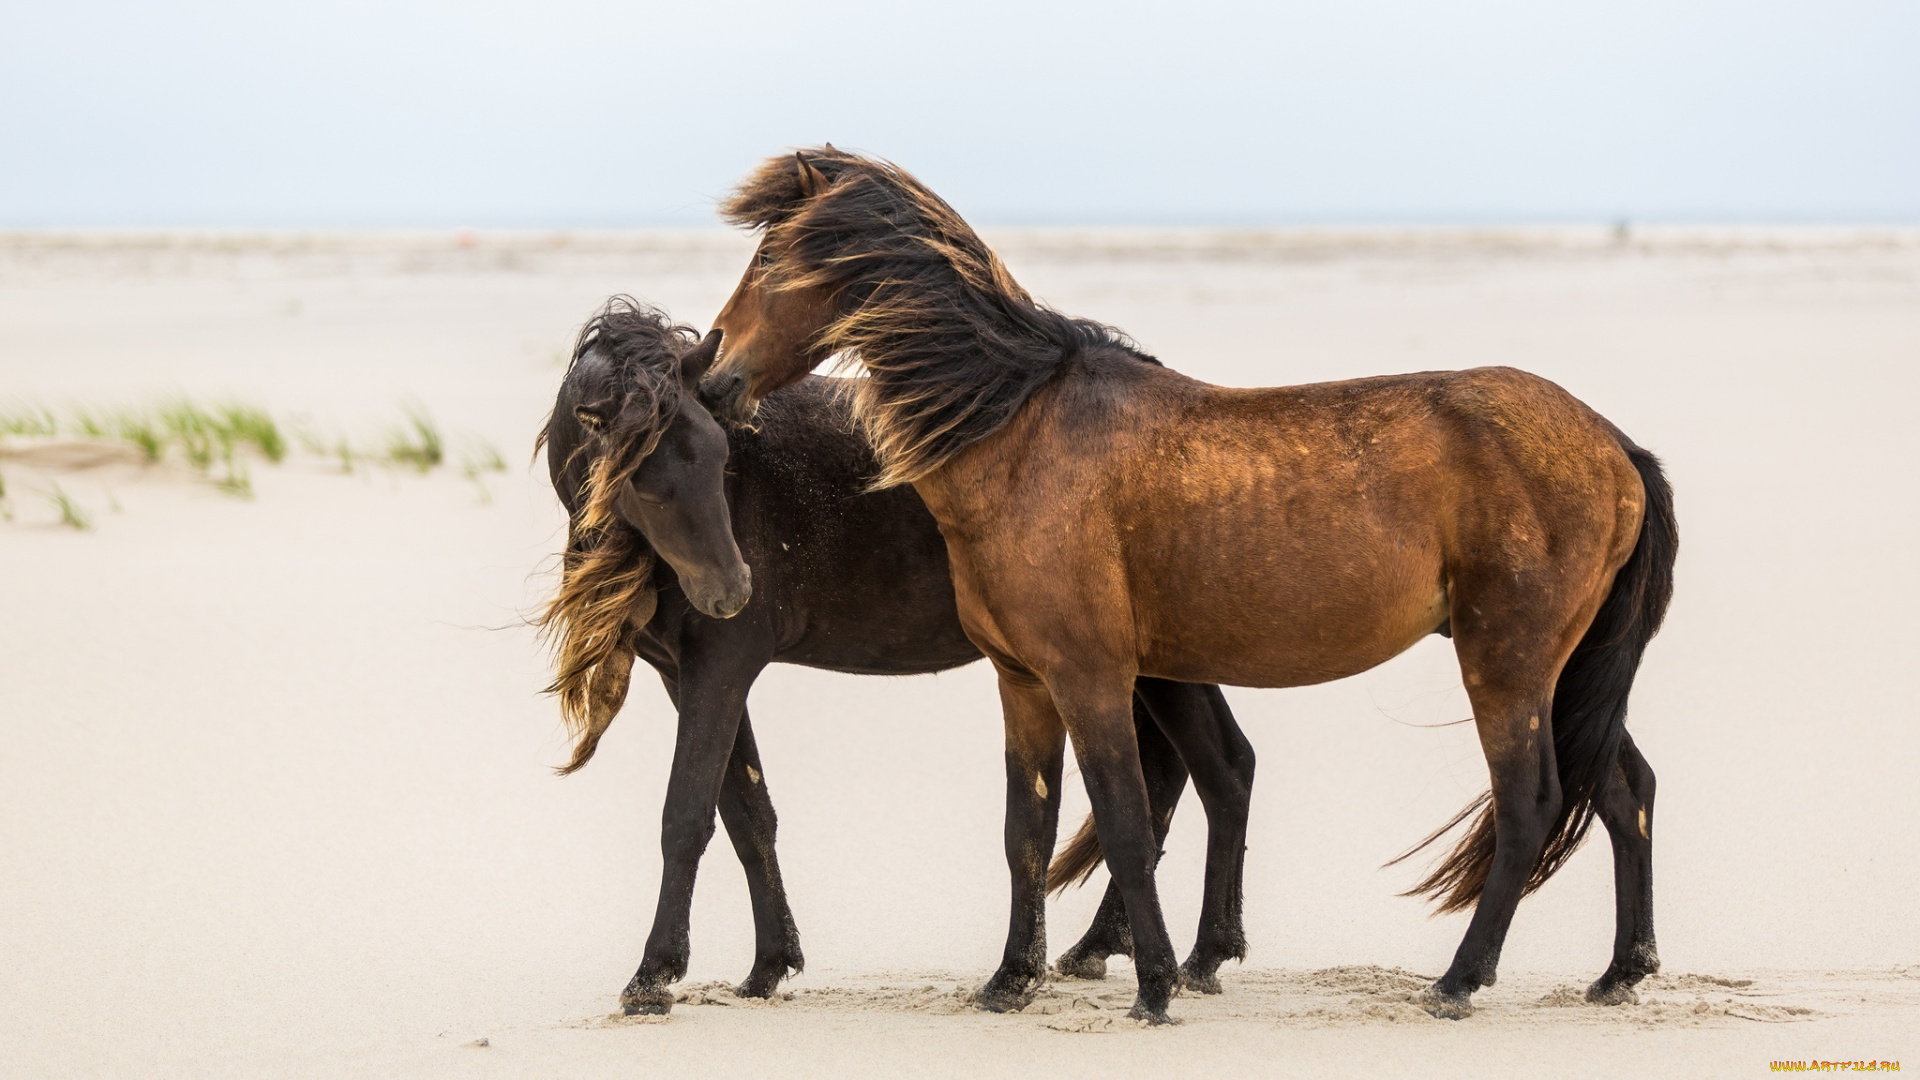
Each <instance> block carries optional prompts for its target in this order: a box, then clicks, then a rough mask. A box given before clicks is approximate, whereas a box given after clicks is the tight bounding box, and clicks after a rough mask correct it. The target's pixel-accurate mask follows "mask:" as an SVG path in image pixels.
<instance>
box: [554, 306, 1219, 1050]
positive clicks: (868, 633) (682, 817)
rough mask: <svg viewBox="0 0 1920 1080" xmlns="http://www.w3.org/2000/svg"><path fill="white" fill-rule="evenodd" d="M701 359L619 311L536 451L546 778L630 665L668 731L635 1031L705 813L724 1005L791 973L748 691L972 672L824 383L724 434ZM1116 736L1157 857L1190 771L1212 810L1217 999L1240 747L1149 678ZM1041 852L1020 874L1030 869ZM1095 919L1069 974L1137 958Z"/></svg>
mask: <svg viewBox="0 0 1920 1080" xmlns="http://www.w3.org/2000/svg"><path fill="white" fill-rule="evenodd" d="M696 343H697V344H696ZM717 343H718V338H717V336H716V335H709V336H708V337H707V338H706V340H704V341H701V340H700V339H699V338H698V337H697V336H696V335H695V334H694V332H693V331H692V330H690V329H688V328H686V327H682V326H676V325H674V324H673V323H672V322H671V320H669V319H668V318H667V317H666V316H665V315H663V314H662V313H660V312H658V311H654V310H652V309H649V308H646V307H643V306H641V305H640V304H638V303H637V302H635V301H632V300H631V299H629V298H625V297H616V298H614V299H613V300H612V301H609V303H608V304H607V305H606V306H605V307H604V308H602V309H601V311H600V312H599V313H598V314H597V315H595V316H594V318H593V319H592V320H590V321H589V322H588V323H587V324H586V326H585V327H584V328H583V330H582V331H581V333H580V336H579V338H578V340H577V341H576V343H575V346H574V349H573V353H572V360H571V363H570V364H569V366H568V369H567V373H566V376H565V378H564V380H563V382H562V384H561V387H560V391H559V394H558V396H557V399H556V401H555V405H554V410H553V414H552V416H551V418H550V419H549V421H548V424H547V427H546V430H545V431H544V432H543V433H542V435H541V438H540V440H539V443H540V444H542V445H544V446H545V447H546V451H547V463H548V468H549V471H550V473H551V478H552V482H553V487H554V491H555V493H556V494H557V495H558V496H559V498H560V501H561V502H562V503H563V504H564V505H565V507H566V509H567V514H568V541H567V550H566V554H565V555H564V557H563V561H562V575H561V585H560V589H559V591H558V593H557V595H556V596H555V597H554V598H553V600H552V601H551V602H550V603H549V605H548V606H547V608H546V610H545V612H544V613H543V614H542V616H541V618H540V623H541V625H542V627H543V629H544V630H545V631H546V632H547V633H548V634H549V635H550V636H551V637H552V639H553V640H554V643H555V645H556V650H557V652H558V654H559V656H558V669H559V671H558V676H557V678H556V679H555V681H554V684H553V686H552V687H551V688H550V689H551V690H552V691H553V692H554V693H555V694H556V695H557V696H558V698H559V702H560V706H561V713H562V716H563V717H564V718H565V719H566V721H567V723H568V725H569V727H570V729H571V730H572V732H573V734H574V737H575V743H574V748H573V755H572V759H571V760H570V761H569V762H568V763H567V764H566V765H565V766H563V767H562V768H561V770H560V771H561V772H562V773H570V772H573V771H574V770H576V769H579V768H580V767H581V766H583V765H585V764H586V763H587V761H588V760H589V759H590V758H592V757H593V754H594V751H595V749H596V747H597V746H598V745H599V742H600V739H601V737H602V736H603V735H604V734H605V732H606V731H607V727H608V725H609V724H611V723H612V722H613V719H614V716H615V714H616V713H617V712H618V711H619V710H620V707H621V704H622V703H623V702H624V701H625V699H626V696H627V691H628V687H629V680H630V676H631V671H632V666H633V660H634V657H635V656H636V655H638V656H639V657H641V658H643V659H645V660H646V661H647V663H648V664H650V665H652V666H653V667H654V668H655V669H656V671H657V672H658V673H659V675H660V678H661V681H662V682H663V683H665V685H666V689H667V693H668V695H669V697H671V698H672V700H673V702H674V704H675V707H676V710H677V712H678V715H679V730H678V736H677V740H676V745H675V750H674V760H673V770H672V775H671V778H670V780H669V782H668V787H667V796H666V807H665V811H664V813H663V819H662V827H661V850H662V856H663V861H664V866H663V872H662V876H661V883H660V897H659V905H658V908H657V910H656V913H655V917H654V924H653V929H652V932H651V933H650V934H649V935H648V938H647V944H646V950H645V954H644V958H643V959H642V961H641V963H640V966H639V969H638V970H637V971H636V973H635V974H634V977H633V980H632V981H631V982H630V983H629V984H628V985H627V987H626V989H625V991H624V992H623V993H622V995H621V1001H622V1005H623V1007H624V1008H625V1009H626V1010H627V1011H628V1012H631V1013H642V1012H646V1013H664V1012H667V1011H668V1010H669V1009H671V1007H672V1004H673V993H672V991H671V989H670V984H672V983H673V982H675V981H676V980H678V979H680V978H681V977H682V976H684V975H685V973H686V969H687V960H688V953H689V948H690V945H689V940H688V919H689V914H690V911H691V906H692V900H693V884H694V874H695V871H696V869H697V868H698V864H699V860H700V857H701V855H702V853H703V852H704V850H705V848H706V845H707V842H708V840H709V839H710V838H711V837H712V834H713V829H714V824H713V819H714V813H715V810H716V807H717V809H718V811H719V816H720V819H721V821H722V822H724V823H725V825H726V829H727V834H728V836H729V837H730V838H731V840H732V841H733V847H734V851H735V853H736V854H737V855H738V856H739V858H740V862H741V865H742V866H743V867H744V868H745V870H746V878H747V888H748V891H749V894H750V895H751V898H752V903H753V913H754V925H755V953H754V963H753V969H752V971H751V972H750V973H749V974H748V976H747V978H746V981H745V982H743V983H742V984H741V985H740V987H739V993H740V994H741V996H743V997H767V996H769V995H771V994H772V993H773V991H774V989H775V988H776V987H777V986H778V985H779V983H780V981H781V980H782V979H784V978H785V977H786V976H787V975H788V974H789V973H790V972H798V971H799V970H801V968H802V966H803V965H804V962H805V961H804V958H803V956H802V953H801V950H800V940H799V932H798V930H797V929H796V927H795V925H794V920H793V914H792V911H791V909H790V908H789V906H788V903H787V897H786V892H785V889H784V887H783V886H782V884H781V879H780V868H779V863H778V861H777V859H776V858H775V854H774V835H775V828H776V818H775V815H774V809H773V802H772V800H771V798H770V797H769V795H768V792H767V784H766V779H765V772H764V769H763V767H762V765H761V763H760V758H759V752H758V750H757V748H756V746H755V744H754V738H753V729H752V725H751V723H750V722H749V720H748V716H747V709H746V699H747V693H748V690H749V688H750V687H751V686H752V685H753V682H754V680H755V678H757V677H758V676H759V674H760V672H761V670H762V669H764V668H765V667H766V666H767V665H768V664H769V663H789V664H802V665H806V666H809V667H817V668H825V669H828V670H832V671H842V672H853V673H857V674H876V675H909V674H917V673H923V672H933V671H945V670H947V669H950V668H954V667H958V666H960V665H962V664H967V663H971V662H973V661H975V660H978V659H980V656H981V654H980V651H979V649H977V648H975V647H974V645H973V643H972V642H970V641H968V640H967V637H966V635H965V633H964V632H963V631H962V630H961V628H960V617H959V614H958V612H957V610H956V609H955V604H954V598H953V585H952V577H951V574H950V572H949V571H948V568H947V551H946V545H945V543H944V542H943V541H942V540H941V538H940V533H939V529H938V527H937V526H936V525H935V524H934V520H933V517H932V515H931V514H929V513H928V512H927V510H926V507H925V506H923V505H922V504H921V502H920V499H919V497H918V496H916V495H915V494H914V493H913V491H912V490H911V489H907V488H893V489H889V490H886V491H870V490H869V486H870V484H871V481H872V479H873V477H874V475H875V474H876V470H877V465H876V462H875V461H874V458H873V454H872V452H871V451H870V450H869V449H868V448H867V446H866V442H865V440H864V439H862V438H861V437H860V435H859V434H858V432H856V431H855V430H854V428H853V425H852V418H851V415H850V414H849V413H848V411H847V408H846V405H845V398H844V395H841V394H837V393H835V392H833V391H832V390H831V389H829V387H830V386H831V385H832V384H833V383H834V382H837V381H838V380H831V379H808V380H803V381H802V382H801V383H800V384H799V385H797V386H795V387H793V388H792V389H789V390H785V391H782V392H781V393H779V394H776V395H774V396H773V397H772V398H771V399H769V401H768V402H767V403H766V407H765V408H763V409H762V410H761V412H760V417H759V423H757V424H756V425H755V426H754V427H752V428H738V429H735V430H732V431H723V430H722V428H721V427H720V426H719V425H718V424H717V423H716V422H715V421H714V419H713V418H712V416H711V415H710V414H709V413H708V412H707V410H706V409H705V408H704V407H703V406H702V405H701V404H700V403H699V402H698V401H697V400H696V398H695V395H694V394H693V392H692V390H693V387H694V385H695V381H696V380H697V379H698V378H699V377H700V375H701V374H703V373H704V372H705V371H706V370H707V366H708V365H709V364H710V363H711V362H712V360H713V356H714V350H715V347H716V345H717ZM729 521H730V522H731V525H730V526H729V524H728V523H729ZM736 538H737V543H738V548H737V549H736V548H735V546H734V545H735V543H736ZM656 554H657V555H659V556H660V559H661V560H663V561H664V564H665V565H660V564H659V563H658V562H656V560H655V555H656ZM742 560H744V566H745V567H751V568H752V572H751V582H752V595H751V597H750V598H740V597H738V596H737V595H736V594H734V593H732V592H728V591H725V590H721V591H719V592H715V591H714V590H713V589H712V588H709V587H706V586H703V585H702V584H701V583H702V582H712V581H720V582H744V581H746V580H748V578H747V577H746V576H745V571H744V568H743V567H742V566H741V561H742ZM728 616H731V617H728ZM1132 716H1133V720H1134V722H1136V723H1138V724H1139V725H1140V729H1139V731H1138V732H1137V733H1136V735H1137V737H1138V738H1139V740H1140V745H1141V757H1142V761H1143V763H1144V767H1145V768H1146V770H1147V775H1148V777H1149V781H1150V782H1149V788H1150V801H1151V804H1152V806H1153V808H1154V814H1155V819H1154V820H1155V832H1156V835H1157V836H1159V837H1162V838H1164V836H1165V834H1166V829H1167V825H1168V823H1169V822H1170V821H1171V819H1172V815H1173V810H1174V807H1175V805H1176V803H1177V802H1178V801H1179V798H1180V795H1181V792H1182V790H1183V789H1184V787H1185V785H1186V782H1187V778H1188V771H1189V769H1191V771H1192V775H1193V778H1194V783H1195V787H1196V789H1197V790H1198V791H1199V793H1200V798H1201V801H1202V803H1203V805H1204V806H1205V809H1206V811H1207V820H1208V825H1209V842H1208V854H1207V873H1206V889H1205V899H1204V903H1203V911H1202V916H1201V923H1200V931H1199V935H1198V937H1197V939H1196V941H1195V944H1194V950H1193V954H1192V956H1191V957H1190V958H1189V959H1188V961H1187V963H1186V965H1185V966H1184V967H1183V973H1184V977H1185V978H1186V980H1187V982H1188V984H1189V985H1191V986H1194V987H1195V988H1198V989H1202V990H1209V991H1212V992H1216V993H1217V992H1218V988H1219V980H1218V977H1217V975H1216V971H1217V969H1218V968H1219V966H1220V964H1221V963H1222V962H1223V961H1224V960H1226V959H1227V958H1229V957H1241V956H1244V955H1245V951H1246V945H1245V941H1246V938H1245V934H1244V932H1243V931H1242V929H1241V911H1240V896H1241V889H1240V879H1241V867H1242V865H1243V852H1244V849H1245V845H1246V828H1247V806H1248V798H1249V796H1250V794H1251V790H1252V782H1253V764H1254V758H1253V749H1252V747H1251V746H1250V745H1249V744H1248V743H1247V741H1246V738H1245V736H1244V735H1242V734H1241V731H1240V728H1239V726H1238V725H1237V724H1236V723H1235V722H1234V719H1233V714H1232V712H1231V711H1230V710H1229V709H1228V708H1227V703H1226V699H1225V698H1224V697H1223V696H1222V695H1221V694H1220V690H1219V688H1218V687H1213V686H1188V685H1184V684H1180V683H1172V682H1166V681H1163V680H1158V679H1151V678H1143V679H1141V680H1140V681H1139V685H1138V688H1137V693H1136V695H1135V698H1134V708H1133V711H1132ZM1176 746H1177V747H1178V749H1177V750H1176ZM1183 755H1184V759H1183ZM1055 782H1056V784H1057V779H1056V781H1055ZM1027 783H1029V784H1031V780H1028V781H1027ZM1045 855H1046V850H1045V849H1044V848H1039V849H1035V850H1034V852H1033V853H1032V854H1031V857H1032V858H1034V859H1036V860H1040V861H1041V863H1042V864H1044V859H1045ZM1084 868H1087V869H1090V868H1091V862H1090V861H1087V862H1085V864H1084ZM1105 901H1106V902H1105V903H1103V905H1102V907H1101V911H1100V914H1099V915H1098V916H1096V918H1095V920H1094V923H1093V925H1092V927H1091V928H1090V929H1089V930H1088V932H1087V936H1086V938H1085V939H1083V940H1082V942H1081V943H1080V944H1079V945H1076V946H1075V950H1074V953H1073V955H1077V956H1078V958H1079V959H1078V967H1077V970H1078V972H1079V973H1080V974H1089V973H1091V972H1092V970H1093V969H1094V968H1095V967H1097V966H1103V965H1104V961H1105V958H1106V957H1107V956H1108V955H1110V954H1112V953H1125V952H1128V951H1130V948H1131V939H1130V938H1129V937H1128V936H1127V929H1128V927H1127V923H1126V919H1125V909H1124V903H1123V901H1122V900H1121V898H1120V896H1119V894H1118V892H1117V891H1115V890H1113V889H1112V887H1111V886H1110V887H1109V890H1108V896H1107V897H1106V898H1105ZM988 1004H999V1005H1001V1006H1002V1007H1015V1006H1017V1005H1020V1004H1024V1002H1004V1003H996V1002H989V1003H988Z"/></svg>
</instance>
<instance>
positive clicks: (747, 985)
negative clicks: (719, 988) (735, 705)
mask: <svg viewBox="0 0 1920 1080" xmlns="http://www.w3.org/2000/svg"><path fill="white" fill-rule="evenodd" d="M720 821H721V823H722V824H724V825H725V826H726V827H727V836H728V838H729V839H731V840H732V841H733V850H734V853H735V854H737V855H739V856H740V865H741V867H742V868H743V869H745V870H746V872H747V893H748V895H749V896H751V897H752V899H753V927H754V952H753V971H752V972H750V973H749V974H748V975H747V981H746V982H743V983H741V984H740V987H739V991H738V992H739V994H740V996H741V997H753V998H763V997H771V996H772V995H773V991H774V989H775V988H776V987H778V986H779V985H780V980H782V979H784V978H786V977H787V976H788V975H789V974H798V973H799V972H800V971H801V969H803V968H805V967H806V958H805V957H803V956H801V955H800V930H799V928H798V927H796V926H795V925H794V923H793V909H791V908H789V907H788V906H787V890H786V886H785V885H783V884H782V883H781V881H780V863H779V861H778V859H776V858H775V856H774V850H773V838H774V831H775V829H776V828H777V827H778V825H779V822H778V819H776V818H775V816H774V813H773V798H772V797H771V796H770V795H769V794H768V793H767V779H766V775H765V773H763V772H762V771H761V768H760V750H759V747H757V746H755V745H754V741H753V724H752V720H751V718H750V717H748V715H747V714H746V712H745V711H742V712H741V714H740V730H739V732H738V733H737V734H736V735H735V736H734V739H733V756H732V757H730V758H728V759H727V778H726V782H725V783H723V784H722V785H721V787H720Z"/></svg>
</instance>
